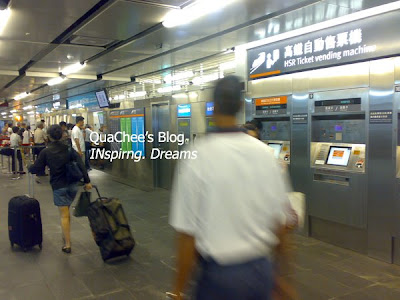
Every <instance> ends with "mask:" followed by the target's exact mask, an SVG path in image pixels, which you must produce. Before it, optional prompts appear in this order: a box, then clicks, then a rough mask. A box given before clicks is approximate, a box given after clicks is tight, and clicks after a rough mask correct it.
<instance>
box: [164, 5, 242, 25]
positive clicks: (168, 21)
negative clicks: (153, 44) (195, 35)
mask: <svg viewBox="0 0 400 300" xmlns="http://www.w3.org/2000/svg"><path fill="white" fill-rule="evenodd" d="M234 1H235V0H197V1H196V2H194V3H193V4H191V5H188V6H186V7H185V8H183V9H176V10H173V11H170V12H169V13H168V14H167V15H166V16H165V18H164V21H163V25H164V27H167V28H172V27H176V26H180V25H184V24H188V23H190V22H192V21H194V20H196V19H198V18H200V17H202V16H205V15H207V14H211V13H213V12H216V11H218V10H220V9H222V8H224V7H225V6H227V5H229V4H231V3H232V2H234Z"/></svg>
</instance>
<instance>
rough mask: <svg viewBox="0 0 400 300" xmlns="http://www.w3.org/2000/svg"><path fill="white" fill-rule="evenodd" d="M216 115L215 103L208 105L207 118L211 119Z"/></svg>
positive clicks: (208, 103)
mask: <svg viewBox="0 0 400 300" xmlns="http://www.w3.org/2000/svg"><path fill="white" fill-rule="evenodd" d="M213 115H214V102H207V103H206V117H211V116H213Z"/></svg>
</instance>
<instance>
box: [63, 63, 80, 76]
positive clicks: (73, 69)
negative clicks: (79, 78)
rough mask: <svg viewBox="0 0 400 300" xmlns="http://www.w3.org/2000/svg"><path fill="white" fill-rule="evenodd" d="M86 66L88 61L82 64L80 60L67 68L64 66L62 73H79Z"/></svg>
mask: <svg viewBox="0 0 400 300" xmlns="http://www.w3.org/2000/svg"><path fill="white" fill-rule="evenodd" d="M84 67H86V63H83V64H81V63H80V62H78V63H76V64H73V65H70V66H68V67H66V68H64V69H63V70H62V71H61V73H63V74H64V75H69V74H72V73H77V72H78V71H80V70H82V69H83V68H84Z"/></svg>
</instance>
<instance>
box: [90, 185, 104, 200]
mask: <svg viewBox="0 0 400 300" xmlns="http://www.w3.org/2000/svg"><path fill="white" fill-rule="evenodd" d="M92 187H93V188H94V189H95V190H96V192H97V195H98V196H99V198H102V197H101V195H100V192H99V189H98V188H97V185H94V184H93V185H92Z"/></svg>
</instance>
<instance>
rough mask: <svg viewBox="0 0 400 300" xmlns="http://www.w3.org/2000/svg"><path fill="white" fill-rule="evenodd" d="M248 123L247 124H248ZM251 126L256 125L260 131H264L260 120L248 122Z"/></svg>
mask: <svg viewBox="0 0 400 300" xmlns="http://www.w3.org/2000/svg"><path fill="white" fill-rule="evenodd" d="M246 123H247V122H246ZM248 123H249V124H252V125H254V126H255V127H256V128H257V129H258V130H262V129H263V124H262V122H261V121H260V120H258V119H253V120H251V121H250V122H248Z"/></svg>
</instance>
